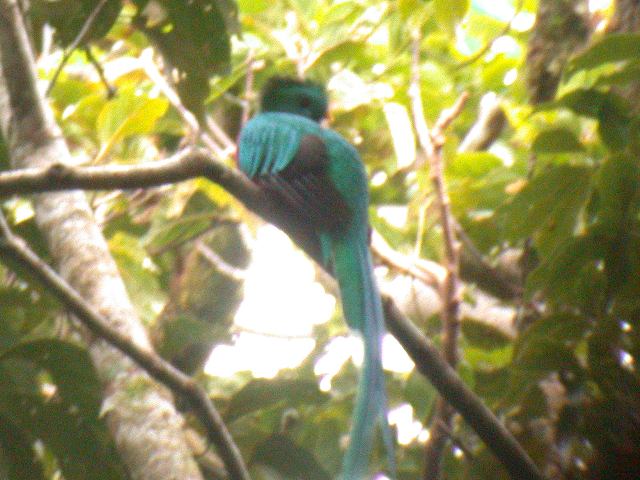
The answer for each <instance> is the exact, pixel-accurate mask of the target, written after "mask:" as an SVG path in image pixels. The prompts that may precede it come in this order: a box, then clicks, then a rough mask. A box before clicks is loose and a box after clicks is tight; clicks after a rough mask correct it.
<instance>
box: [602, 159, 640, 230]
mask: <svg viewBox="0 0 640 480" xmlns="http://www.w3.org/2000/svg"><path fill="white" fill-rule="evenodd" d="M639 175H640V168H639V167H638V161H637V159H636V158H634V157H633V156H632V155H623V154H619V155H612V156H610V157H609V158H607V160H606V161H605V162H604V163H603V164H602V167H601V168H600V171H599V172H598V176H597V181H596V186H597V190H598V194H599V202H600V209H599V210H598V227H597V228H598V232H599V233H601V234H603V235H604V236H607V237H609V238H613V237H615V236H616V235H618V234H619V232H620V231H621V229H624V228H625V227H626V225H627V219H628V218H629V208H630V206H631V202H632V201H633V198H634V195H635V194H636V192H637V191H638V190H639V189H640V178H639Z"/></svg>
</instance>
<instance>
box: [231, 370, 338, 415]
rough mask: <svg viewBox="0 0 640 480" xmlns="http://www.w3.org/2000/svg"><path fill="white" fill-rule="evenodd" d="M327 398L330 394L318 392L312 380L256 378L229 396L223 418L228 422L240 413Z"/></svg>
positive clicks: (325, 399) (324, 400) (314, 402)
mask: <svg viewBox="0 0 640 480" xmlns="http://www.w3.org/2000/svg"><path fill="white" fill-rule="evenodd" d="M328 398H329V395H327V394H326V393H323V392H321V391H320V389H319V388H318V385H317V384H316V382H315V381H310V380H295V379H284V378H279V379H278V378H276V379H273V380H267V379H255V380H252V381H251V382H249V383H247V385H245V386H244V387H243V388H242V389H240V391H239V392H237V393H236V394H235V395H234V396H233V397H232V398H231V400H230V401H229V405H228V407H227V411H226V412H225V419H226V420H227V421H228V422H231V421H233V420H235V419H237V418H239V417H241V416H243V415H247V414H249V413H253V412H255V411H258V410H263V409H266V408H271V407H274V406H283V407H284V406H296V405H299V404H314V405H318V404H321V403H324V402H326V401H327V400H328Z"/></svg>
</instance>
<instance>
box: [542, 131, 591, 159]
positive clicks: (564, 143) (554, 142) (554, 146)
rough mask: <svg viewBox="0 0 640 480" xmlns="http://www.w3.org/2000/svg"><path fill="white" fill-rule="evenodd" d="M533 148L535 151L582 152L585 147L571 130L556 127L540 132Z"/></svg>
mask: <svg viewBox="0 0 640 480" xmlns="http://www.w3.org/2000/svg"><path fill="white" fill-rule="evenodd" d="M532 149H533V151H534V152H535V153H566V152H580V151H582V150H584V147H583V146H582V144H581V143H580V141H579V140H578V139H577V138H576V136H575V135H574V133H573V132H572V131H571V130H568V129H566V128H554V129H552V130H546V131H544V132H541V133H540V134H538V136H537V137H536V139H535V140H534V141H533V145H532Z"/></svg>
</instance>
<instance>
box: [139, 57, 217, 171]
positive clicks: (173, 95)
mask: <svg viewBox="0 0 640 480" xmlns="http://www.w3.org/2000/svg"><path fill="white" fill-rule="evenodd" d="M140 63H141V64H142V68H143V69H144V72H145V73H146V74H147V77H149V80H151V81H152V82H153V83H154V85H155V86H156V87H158V89H159V90H160V91H161V92H162V94H163V95H164V96H165V97H166V98H167V100H169V103H170V104H171V105H172V106H173V108H175V109H176V111H177V112H178V114H179V115H180V116H181V117H182V119H183V120H184V122H185V123H186V124H187V126H188V127H189V129H190V130H191V133H192V135H193V136H194V137H199V138H200V139H201V140H202V143H204V145H205V146H206V147H207V148H209V149H210V150H211V151H212V152H213V154H214V155H216V156H217V157H219V158H225V157H226V156H227V152H226V151H225V149H224V148H223V147H222V146H221V145H220V144H219V143H218V142H217V141H216V140H214V139H213V138H212V137H211V135H209V134H208V133H206V132H204V131H203V130H202V128H201V127H200V122H198V119H197V118H196V116H195V115H194V114H193V113H191V111H190V110H189V109H188V108H187V107H185V106H184V105H183V104H182V101H181V100H180V96H179V95H178V93H177V92H176V91H175V90H174V89H173V88H172V87H171V85H169V82H167V80H166V78H165V77H164V75H162V74H161V73H160V71H159V70H158V67H157V66H156V64H155V62H154V61H153V50H152V49H151V48H148V49H145V50H144V51H143V52H142V54H141V55H140Z"/></svg>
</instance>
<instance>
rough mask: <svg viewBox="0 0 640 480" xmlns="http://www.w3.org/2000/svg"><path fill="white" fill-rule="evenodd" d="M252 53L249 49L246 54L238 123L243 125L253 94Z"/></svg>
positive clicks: (246, 119) (248, 112) (248, 113)
mask: <svg viewBox="0 0 640 480" xmlns="http://www.w3.org/2000/svg"><path fill="white" fill-rule="evenodd" d="M253 57H254V53H253V50H249V55H247V76H246V77H245V79H244V102H243V103H242V116H241V117H240V125H244V124H245V123H247V122H248V121H249V115H250V114H251V102H252V101H253V97H254V96H255V91H254V81H255V71H254V58H253Z"/></svg>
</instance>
